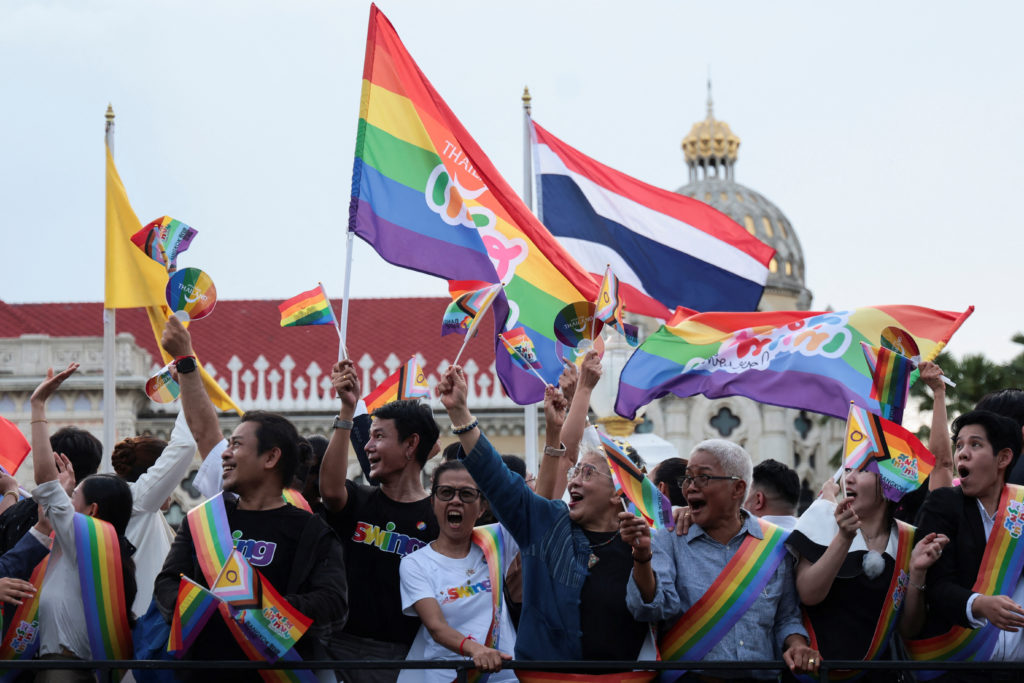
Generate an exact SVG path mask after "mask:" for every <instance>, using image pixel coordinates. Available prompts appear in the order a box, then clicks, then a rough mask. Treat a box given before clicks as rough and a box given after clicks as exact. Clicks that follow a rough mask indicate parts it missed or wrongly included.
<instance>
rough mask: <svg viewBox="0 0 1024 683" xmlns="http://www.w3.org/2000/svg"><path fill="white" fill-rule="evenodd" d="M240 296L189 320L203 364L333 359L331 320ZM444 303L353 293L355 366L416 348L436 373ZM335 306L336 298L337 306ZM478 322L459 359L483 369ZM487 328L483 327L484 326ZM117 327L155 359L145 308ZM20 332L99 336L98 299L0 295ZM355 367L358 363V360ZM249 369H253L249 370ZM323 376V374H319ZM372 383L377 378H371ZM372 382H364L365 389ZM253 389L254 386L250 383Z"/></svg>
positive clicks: (9, 332) (1, 318)
mask: <svg viewBox="0 0 1024 683" xmlns="http://www.w3.org/2000/svg"><path fill="white" fill-rule="evenodd" d="M283 300H284V299H283V298H282V299H281V300H273V301H265V300H256V299H248V300H240V301H225V300H222V301H218V302H217V306H216V308H215V309H214V311H213V313H211V314H210V315H209V317H206V318H203V319H201V320H198V321H195V322H193V323H192V325H191V326H190V330H191V332H192V345H193V347H194V348H195V350H196V354H197V355H198V356H199V358H200V359H201V360H202V361H203V363H204V364H205V365H207V366H210V365H212V366H213V367H214V369H215V371H216V376H217V377H218V378H225V377H228V376H230V370H229V368H228V363H229V361H230V359H231V358H232V357H234V356H237V357H238V359H239V360H240V361H241V362H242V366H241V368H239V370H238V372H239V373H244V372H245V370H246V369H252V368H253V363H254V362H255V361H256V359H257V358H258V357H259V356H261V355H262V356H264V357H265V358H266V360H267V361H268V363H269V365H270V368H275V367H277V366H279V364H280V363H281V361H282V359H283V358H284V357H285V356H291V358H292V360H293V361H294V362H295V369H294V371H293V372H292V376H293V377H298V376H305V372H306V368H308V367H309V365H310V363H312V362H314V361H315V362H316V363H317V365H318V366H319V367H320V368H321V370H322V371H323V372H324V373H327V372H328V371H329V370H330V367H331V366H332V365H333V364H334V362H335V361H336V360H337V355H338V335H337V333H336V332H335V331H334V329H333V328H332V327H331V326H329V325H314V326H307V327H281V326H280V323H281V315H280V313H279V311H278V308H277V306H278V304H279V303H280V302H281V301H283ZM449 303H450V300H449V299H446V298H394V299H353V300H352V301H351V307H350V309H349V318H348V339H349V342H348V350H349V355H350V357H351V358H352V359H353V360H354V361H355V362H356V364H357V366H359V362H360V360H361V359H363V357H364V355H369V356H370V357H371V358H372V359H373V361H374V366H373V367H371V368H370V370H369V372H370V373H371V374H373V373H377V372H378V370H377V368H381V369H382V370H384V371H387V368H385V367H384V365H383V364H384V362H385V361H386V360H387V358H388V357H389V356H390V354H394V355H395V356H396V357H397V359H398V360H399V361H404V360H405V359H408V358H409V357H410V356H413V355H415V354H417V353H419V354H420V355H421V356H422V357H423V359H424V363H423V369H424V371H425V372H426V373H427V374H428V375H430V374H436V373H437V371H436V364H437V363H438V362H440V361H441V360H448V361H449V362H451V361H452V360H454V358H455V354H456V353H458V351H459V347H460V346H461V344H462V342H463V340H464V339H465V338H464V337H463V336H462V335H457V334H452V335H448V336H445V337H441V336H440V331H441V318H442V316H443V314H444V311H445V308H446V307H447V305H448V304H449ZM339 309H340V307H339V305H338V304H335V312H338V311H339ZM487 318H488V320H485V321H483V322H482V323H481V326H480V329H481V333H480V334H479V335H478V336H477V337H476V338H475V339H473V340H472V341H470V342H469V345H468V346H467V348H466V351H465V352H464V353H463V357H462V359H461V363H462V364H463V365H465V364H466V363H467V362H468V361H469V360H470V359H472V360H473V361H474V362H475V363H476V364H477V366H478V367H479V368H480V370H482V371H483V372H488V368H489V367H490V365H491V363H493V362H494V351H493V342H492V341H491V336H490V334H489V331H490V330H491V329H493V322H492V321H493V315H492V314H491V313H490V312H488V313H487ZM484 331H487V332H484ZM117 332H118V333H119V334H120V333H123V332H128V333H130V334H132V335H133V336H134V337H135V341H136V343H137V344H139V345H140V346H142V347H143V348H145V349H146V350H147V351H149V353H150V354H151V355H152V356H153V359H154V362H159V359H160V356H159V354H158V353H157V347H156V340H155V339H154V338H153V332H152V329H151V328H150V325H149V319H148V318H147V316H146V313H145V311H144V310H143V309H119V310H118V311H117ZM23 334H46V335H50V336H52V337H100V336H102V335H103V305H102V304H101V303H98V302H90V303H39V304H8V303H5V302H3V301H0V337H8V338H9V337H18V336H21V335H23ZM359 367H361V366H359ZM253 372H254V373H255V372H256V371H255V370H253ZM321 381H322V377H321ZM371 383H372V384H373V385H374V386H376V382H375V381H374V382H371ZM371 388H372V387H367V386H365V385H364V386H363V393H364V394H365V393H367V392H369V391H370V389H371ZM254 393H255V390H254Z"/></svg>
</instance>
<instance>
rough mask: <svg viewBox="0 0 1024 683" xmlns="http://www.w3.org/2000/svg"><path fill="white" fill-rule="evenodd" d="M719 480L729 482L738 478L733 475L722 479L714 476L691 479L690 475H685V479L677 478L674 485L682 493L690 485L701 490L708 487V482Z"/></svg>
mask: <svg viewBox="0 0 1024 683" xmlns="http://www.w3.org/2000/svg"><path fill="white" fill-rule="evenodd" d="M720 479H723V480H731V481H739V480H740V478H739V477H737V476H735V475H732V476H728V477H722V476H718V475H715V474H696V475H694V476H692V477H691V476H690V475H686V476H685V477H679V478H678V479H676V485H677V486H679V488H681V489H683V490H684V491H685V490H686V489H688V488H689V487H690V484H693V485H694V486H696V487H697V488H699V489H702V488H704V487H705V486H707V485H708V482H709V481H715V480H720Z"/></svg>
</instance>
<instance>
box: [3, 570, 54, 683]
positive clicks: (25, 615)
mask: <svg viewBox="0 0 1024 683" xmlns="http://www.w3.org/2000/svg"><path fill="white" fill-rule="evenodd" d="M49 561H50V556H49V555H47V556H46V557H44V558H43V559H42V560H41V561H40V562H39V564H37V565H36V568H35V569H33V570H32V575H31V576H30V577H29V581H30V582H31V583H32V585H33V586H35V588H36V592H35V595H33V596H32V597H31V598H29V599H28V600H23V601H22V602H21V604H20V605H18V607H17V609H15V610H14V615H13V616H12V617H11V623H10V625H8V626H7V631H6V632H5V633H4V639H3V642H2V643H0V660H13V659H33V658H34V657H35V656H36V652H37V651H38V650H39V593H40V589H41V588H42V587H43V577H45V576H46V565H47V563H48V562H49ZM20 675H21V671H19V670H15V671H6V672H3V673H2V674H0V681H5V682H6V681H13V680H16V679H17V678H18V677H19V676H20Z"/></svg>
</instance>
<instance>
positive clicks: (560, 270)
mask: <svg viewBox="0 0 1024 683" xmlns="http://www.w3.org/2000/svg"><path fill="white" fill-rule="evenodd" d="M355 157H356V158H355V165H354V168H353V171H352V201H351V206H350V210H349V211H350V214H349V229H350V230H352V231H354V232H355V233H356V234H357V235H359V236H360V237H361V238H363V239H364V240H366V241H367V242H368V243H369V244H370V245H372V246H373V248H374V249H375V250H376V251H377V253H378V254H380V255H381V256H382V257H383V258H384V259H385V260H386V261H388V262H390V263H393V264H395V265H398V266H401V267H403V268H411V269H413V270H418V271H421V272H423V273H428V274H430V275H436V276H438V277H442V278H445V279H447V280H476V281H480V282H488V283H501V285H502V286H503V291H502V292H499V293H498V295H497V297H496V298H495V300H494V304H493V310H494V320H495V330H494V333H495V338H494V340H493V344H494V352H495V363H496V366H497V373H498V377H499V378H500V379H501V383H502V386H503V387H504V389H505V392H506V393H507V394H508V395H509V396H510V397H511V398H512V400H514V401H515V402H516V403H519V404H521V405H524V404H529V403H536V402H539V401H541V400H543V397H544V387H543V386H542V385H541V384H540V383H539V382H537V381H536V380H535V379H534V378H532V377H530V376H528V375H526V374H524V373H522V372H520V371H519V370H517V369H516V368H515V362H514V361H513V359H512V358H511V357H510V356H509V354H508V353H505V352H503V351H500V349H501V348H502V342H501V340H500V339H498V338H497V333H500V332H504V331H507V330H511V329H514V328H516V327H522V328H524V329H525V330H526V333H527V335H528V336H529V337H530V339H532V340H533V343H534V346H535V350H536V355H537V359H538V362H539V363H540V367H539V368H538V369H537V371H538V372H539V373H540V374H541V375H542V376H543V378H544V379H545V380H546V381H547V382H549V383H551V384H556V383H557V380H558V376H559V374H560V373H561V372H562V363H561V361H560V360H559V358H558V354H557V353H556V351H555V337H554V331H553V330H552V327H551V321H552V320H553V319H554V318H555V315H556V314H557V313H558V311H560V310H561V309H562V308H563V307H565V305H566V304H569V303H572V302H574V301H579V300H581V299H585V300H587V301H593V300H594V299H596V298H597V290H598V287H597V282H596V281H595V279H593V278H592V277H591V276H590V274H589V273H588V272H587V271H586V270H584V269H583V267H582V266H580V265H579V263H577V262H576V260H575V259H574V258H573V257H572V256H571V255H570V254H569V252H567V251H566V250H565V248H564V247H562V246H561V245H560V244H559V243H558V242H557V241H556V240H555V239H554V238H553V237H552V236H551V234H550V233H549V232H548V231H547V229H546V228H545V227H544V226H543V225H542V224H541V223H540V221H539V220H538V219H537V217H536V216H534V215H533V214H532V213H531V212H530V210H529V209H528V208H527V207H526V205H525V204H524V203H523V201H522V200H521V199H520V198H519V196H518V195H517V194H516V193H515V191H514V190H513V189H512V187H511V186H510V185H509V184H508V182H506V180H505V179H504V178H503V177H502V176H501V174H499V173H498V171H497V169H496V168H495V167H494V165H493V164H492V163H491V161H490V160H489V159H488V158H487V156H486V155H485V154H484V153H483V151H482V150H481V149H480V147H479V145H477V143H476V141H475V140H473V138H472V137H471V136H470V135H469V133H468V132H467V131H466V129H465V128H463V126H462V124H461V123H460V122H459V120H458V119H457V118H456V117H455V115H454V114H453V113H452V111H451V110H450V109H449V108H448V106H447V105H446V104H445V102H444V100H443V99H441V96H440V95H439V94H438V93H437V91H435V90H434V88H433V86H432V85H431V84H430V82H429V81H428V80H427V78H426V77H425V76H424V74H423V72H421V71H420V69H419V67H418V66H417V65H416V62H415V61H413V59H412V57H411V56H410V55H409V53H408V52H407V51H406V49H405V47H404V46H403V45H402V41H401V40H400V39H399V37H398V34H397V33H396V32H395V29H394V27H392V25H391V23H390V22H389V21H388V20H387V19H386V18H385V17H384V15H383V14H382V13H381V12H380V10H378V9H377V7H376V6H371V8H370V23H369V30H368V32H367V39H366V61H365V63H364V68H363V92H362V101H361V104H360V111H359V130H358V134H357V138H356V152H355Z"/></svg>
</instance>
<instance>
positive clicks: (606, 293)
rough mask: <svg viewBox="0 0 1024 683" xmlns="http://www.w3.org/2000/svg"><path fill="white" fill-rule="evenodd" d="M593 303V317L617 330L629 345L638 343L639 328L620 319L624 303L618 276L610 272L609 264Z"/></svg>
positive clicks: (623, 311)
mask: <svg viewBox="0 0 1024 683" xmlns="http://www.w3.org/2000/svg"><path fill="white" fill-rule="evenodd" d="M595 305H596V306H597V310H596V311H595V312H594V318H596V319H597V320H600V321H601V322H603V323H604V324H605V325H608V326H609V327H614V328H615V329H616V330H618V331H619V332H620V333H621V334H622V336H624V337H625V338H626V343H627V344H629V345H630V346H637V345H638V344H639V343H640V337H639V330H638V329H637V327H636V325H630V324H629V323H626V322H624V321H623V320H622V315H623V313H625V310H626V305H625V302H624V301H623V300H622V294H621V293H620V291H619V278H618V277H616V275H615V273H613V272H612V267H611V265H609V266H608V267H607V268H606V269H605V271H604V279H603V280H602V281H601V291H600V292H598V294H597V301H596V302H595Z"/></svg>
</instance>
